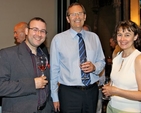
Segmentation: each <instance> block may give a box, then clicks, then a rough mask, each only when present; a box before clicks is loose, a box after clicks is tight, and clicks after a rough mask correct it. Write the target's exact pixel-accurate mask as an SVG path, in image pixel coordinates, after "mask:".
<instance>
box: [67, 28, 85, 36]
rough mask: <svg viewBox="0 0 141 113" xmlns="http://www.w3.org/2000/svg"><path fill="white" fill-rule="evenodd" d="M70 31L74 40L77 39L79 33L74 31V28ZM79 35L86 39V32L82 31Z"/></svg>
mask: <svg viewBox="0 0 141 113" xmlns="http://www.w3.org/2000/svg"><path fill="white" fill-rule="evenodd" d="M69 31H70V34H71V35H72V38H76V37H78V36H77V33H78V32H76V31H75V30H73V29H72V28H70V29H69ZM79 33H81V34H82V38H84V34H85V33H84V30H83V29H82V30H81V31H80V32H79Z"/></svg>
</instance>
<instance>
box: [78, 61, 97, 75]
mask: <svg viewBox="0 0 141 113" xmlns="http://www.w3.org/2000/svg"><path fill="white" fill-rule="evenodd" d="M80 68H81V69H82V70H83V71H84V72H85V73H90V72H93V71H95V66H94V65H93V64H92V62H90V61H87V62H85V63H83V64H81V66H80Z"/></svg>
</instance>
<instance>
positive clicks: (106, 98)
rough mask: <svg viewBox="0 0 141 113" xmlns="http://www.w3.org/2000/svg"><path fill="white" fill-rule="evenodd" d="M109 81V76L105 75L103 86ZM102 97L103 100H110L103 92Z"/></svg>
mask: <svg viewBox="0 0 141 113" xmlns="http://www.w3.org/2000/svg"><path fill="white" fill-rule="evenodd" d="M109 82H110V78H109V77H106V80H105V82H104V84H103V86H104V85H106V84H109ZM102 99H103V100H110V97H109V96H105V95H104V94H103V96H102Z"/></svg>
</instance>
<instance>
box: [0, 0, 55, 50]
mask: <svg viewBox="0 0 141 113" xmlns="http://www.w3.org/2000/svg"><path fill="white" fill-rule="evenodd" d="M36 16H38V17H41V18H43V19H44V20H45V21H46V22H47V31H48V34H47V37H48V38H47V42H46V45H47V47H48V49H49V47H50V42H51V40H52V38H53V36H54V35H55V34H56V33H57V0H0V49H1V48H5V47H9V46H13V45H15V44H14V38H13V27H14V25H15V24H17V23H18V22H20V21H25V22H28V21H29V20H30V19H31V18H33V17H36Z"/></svg>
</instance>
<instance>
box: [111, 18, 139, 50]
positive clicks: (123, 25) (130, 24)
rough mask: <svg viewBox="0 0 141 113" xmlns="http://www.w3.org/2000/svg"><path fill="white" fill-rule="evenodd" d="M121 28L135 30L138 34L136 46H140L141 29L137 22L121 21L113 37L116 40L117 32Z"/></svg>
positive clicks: (135, 33)
mask: <svg viewBox="0 0 141 113" xmlns="http://www.w3.org/2000/svg"><path fill="white" fill-rule="evenodd" d="M120 28H122V30H123V31H124V30H126V29H127V30H128V31H129V32H131V31H132V32H134V35H135V36H136V35H138V37H137V40H135V41H134V46H135V48H138V46H140V45H141V29H140V28H139V26H138V25H137V24H136V23H135V22H133V21H131V20H124V21H120V22H119V23H118V24H117V25H116V27H115V31H114V35H113V38H114V39H115V40H117V32H118V31H119V29H120Z"/></svg>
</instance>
